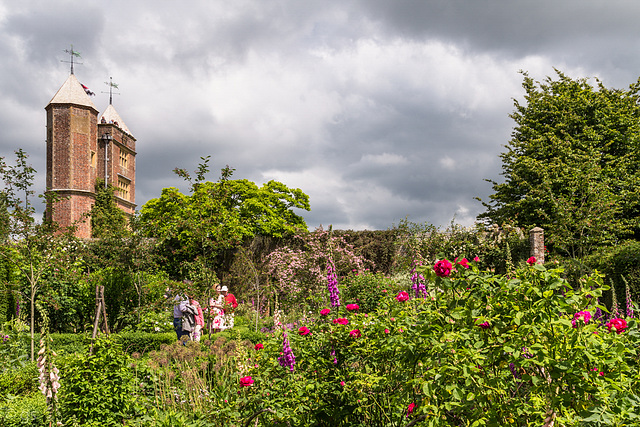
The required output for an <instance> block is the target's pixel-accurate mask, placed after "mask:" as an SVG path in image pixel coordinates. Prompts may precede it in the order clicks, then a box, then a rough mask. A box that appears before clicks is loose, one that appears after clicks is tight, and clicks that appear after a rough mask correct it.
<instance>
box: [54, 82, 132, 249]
mask: <svg viewBox="0 0 640 427" xmlns="http://www.w3.org/2000/svg"><path fill="white" fill-rule="evenodd" d="M45 110H46V111H47V182H46V185H47V191H48V192H55V193H56V194H57V195H58V196H59V200H58V201H57V202H56V203H55V206H54V207H53V217H51V216H50V217H49V218H50V219H53V220H54V221H55V222H57V223H58V225H59V226H60V228H61V230H66V229H67V228H68V227H71V226H75V227H76V230H75V235H76V236H77V237H80V238H89V237H91V221H90V220H89V218H88V213H89V211H90V210H91V207H92V206H93V204H94V202H95V196H96V194H95V185H96V179H97V178H103V179H104V178H106V182H108V183H109V184H112V185H114V186H115V187H117V188H118V191H117V192H116V202H117V204H118V206H119V207H120V208H121V209H122V210H123V211H124V212H125V213H127V214H129V215H132V214H133V213H134V211H135V206H136V205H135V138H133V136H131V135H130V133H129V130H128V129H127V127H126V126H125V125H124V122H122V120H121V119H120V117H119V115H118V113H117V112H116V111H115V108H113V105H111V104H110V105H109V107H108V108H107V109H106V111H105V112H104V114H102V116H101V120H100V121H101V122H102V123H100V124H99V123H98V109H97V108H96V106H95V105H94V104H93V102H92V101H91V98H89V96H88V95H87V93H86V92H85V90H84V89H83V87H82V85H81V84H80V82H79V81H78V79H77V78H76V77H75V75H74V74H71V75H70V76H69V78H68V79H67V80H66V81H65V82H64V84H63V85H62V87H60V89H59V90H58V92H57V93H56V94H55V96H54V97H53V99H51V101H50V102H49V104H48V105H47V106H46V107H45ZM51 211H52V209H49V208H48V209H47V214H48V215H51Z"/></svg>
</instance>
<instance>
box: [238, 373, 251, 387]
mask: <svg viewBox="0 0 640 427" xmlns="http://www.w3.org/2000/svg"><path fill="white" fill-rule="evenodd" d="M252 385H253V378H251V376H246V377H242V378H240V387H250V386H252Z"/></svg>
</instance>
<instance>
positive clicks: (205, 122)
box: [0, 0, 640, 230]
mask: <svg viewBox="0 0 640 427" xmlns="http://www.w3.org/2000/svg"><path fill="white" fill-rule="evenodd" d="M639 17H640V2H638V1H636V0H627V1H601V0H598V1H595V0H571V1H558V0H553V1H551V0H523V1H511V0H502V1H494V0H465V1H462V0H439V1H429V0H423V1H419V0H340V1H330V0H322V1H316V0H225V1H221V0H190V1H188V2H184V1H175V0H174V1H162V0H137V1H130V0H126V1H125V0H123V1H118V0H115V1H114V0H112V1H108V2H104V1H102V2H99V1H81V2H80V1H52V0H41V1H32V0H20V1H12V0H0V57H1V60H0V156H5V157H7V158H8V159H9V160H11V161H13V158H14V155H13V151H14V150H16V149H18V148H22V149H24V150H26V151H27V152H28V153H29V155H30V160H31V163H32V165H33V166H34V167H35V168H36V169H37V171H38V172H39V174H38V177H37V182H36V191H38V192H42V191H44V182H45V151H46V147H45V138H46V134H45V126H46V113H45V110H44V107H45V106H46V105H47V103H48V102H49V101H50V100H51V98H52V97H53V95H54V94H55V93H56V91H57V90H58V88H59V87H60V86H61V85H62V83H64V81H65V80H66V78H67V77H68V75H69V66H68V64H66V63H63V62H61V60H67V59H68V57H67V56H66V55H65V53H64V50H65V49H70V46H71V44H73V49H74V50H76V51H79V52H80V53H81V55H82V59H81V62H83V64H82V65H77V66H76V67H75V75H76V76H77V77H78V79H79V80H80V81H81V82H82V83H83V84H85V85H86V86H88V87H89V88H90V89H91V90H92V91H94V92H95V93H96V96H95V97H93V98H92V99H93V102H94V104H96V106H97V107H98V109H99V110H100V111H101V112H102V111H104V109H105V108H106V107H107V105H108V102H109V96H108V94H105V93H101V92H103V91H107V90H108V87H107V86H106V85H105V84H104V82H105V81H108V79H109V77H110V76H112V77H113V81H114V82H116V83H117V84H118V85H119V88H120V91H119V92H120V95H115V96H114V102H113V103H114V106H115V108H116V109H117V111H118V112H119V114H120V116H121V117H122V119H123V121H124V122H125V123H126V125H127V126H128V128H129V129H130V130H131V133H132V134H133V136H134V137H135V138H136V139H137V158H136V159H137V160H136V161H137V177H136V184H137V188H136V202H137V204H138V209H140V208H141V207H142V205H143V204H144V203H146V202H147V201H148V200H150V199H152V198H155V197H159V196H160V193H161V190H162V188H164V187H179V188H181V189H182V190H183V191H187V186H186V185H185V183H184V182H183V181H182V180H181V179H180V178H179V177H177V176H176V175H174V174H173V172H172V170H173V168H175V167H181V168H186V169H188V170H191V171H192V170H194V169H195V168H196V166H197V164H198V163H199V162H200V157H201V156H207V155H210V156H211V158H212V160H211V162H210V163H211V165H212V172H211V174H210V176H209V178H210V180H216V179H217V178H218V177H219V171H220V168H222V167H224V166H225V165H226V164H229V165H230V166H231V167H233V168H235V169H236V171H235V174H234V177H235V178H238V179H240V178H246V179H249V180H251V181H254V182H256V183H257V184H259V185H261V184H263V183H264V182H267V181H269V180H272V179H273V180H276V181H281V182H283V183H284V184H285V185H287V186H288V187H292V188H300V189H302V190H303V191H304V192H305V193H306V194H308V195H309V197H310V203H311V211H310V212H304V211H302V212H299V213H301V214H302V215H303V216H304V218H305V220H306V222H307V225H308V226H309V228H311V229H313V228H315V227H317V226H318V225H320V224H322V225H324V226H328V225H329V224H332V225H333V227H334V228H339V229H382V230H384V229H387V228H390V227H392V226H393V225H397V224H398V223H399V222H400V221H401V220H402V219H404V218H408V220H409V221H412V222H416V223H424V222H427V223H431V224H435V225H440V226H446V225H447V224H448V223H450V222H451V220H452V219H453V218H454V217H455V221H456V222H457V223H460V224H463V225H471V224H473V222H474V219H475V217H476V215H477V214H478V213H480V212H481V211H482V210H483V209H482V205H481V204H480V203H479V202H477V201H476V200H474V197H481V198H486V197H487V196H488V195H489V194H490V193H491V185H490V184H489V183H487V182H485V181H484V180H485V179H494V180H499V179H500V171H501V168H500V166H501V163H500V158H499V154H500V153H501V152H502V151H503V150H504V145H505V144H506V143H507V142H508V141H509V138H510V135H511V131H512V128H513V125H514V123H513V121H512V120H511V119H510V118H509V114H510V113H511V112H512V111H513V99H514V98H516V99H521V97H522V95H523V90H522V87H521V83H522V75H521V74H519V72H518V71H519V70H525V71H528V72H529V74H530V76H531V77H533V78H535V79H537V80H542V79H544V78H545V77H546V76H548V75H553V74H554V71H553V68H554V67H555V68H558V69H560V70H561V71H563V72H565V73H566V74H568V75H569V76H570V77H573V78H577V77H588V78H594V77H597V78H599V79H601V80H602V81H603V83H604V84H605V85H606V86H609V87H618V88H626V87H628V85H629V84H631V83H633V82H635V81H637V79H638V76H639V75H640V25H638V18H639ZM592 81H593V80H592ZM36 203H39V202H37V201H36Z"/></svg>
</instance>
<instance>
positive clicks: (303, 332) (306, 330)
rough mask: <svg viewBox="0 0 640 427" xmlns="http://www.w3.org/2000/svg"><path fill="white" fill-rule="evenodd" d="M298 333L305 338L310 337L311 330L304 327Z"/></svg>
mask: <svg viewBox="0 0 640 427" xmlns="http://www.w3.org/2000/svg"><path fill="white" fill-rule="evenodd" d="M298 333H299V334H300V335H302V336H305V335H309V334H310V333H311V330H309V328H307V327H306V326H303V327H301V328H300V329H298Z"/></svg>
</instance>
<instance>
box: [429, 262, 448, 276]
mask: <svg viewBox="0 0 640 427" xmlns="http://www.w3.org/2000/svg"><path fill="white" fill-rule="evenodd" d="M452 268H453V265H451V263H450V262H449V261H447V260H446V259H441V260H440V261H438V262H436V265H434V266H433V270H434V271H435V272H436V276H438V277H448V276H449V274H451V269H452Z"/></svg>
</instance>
